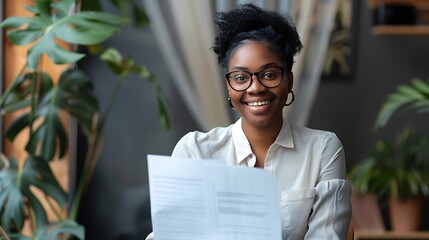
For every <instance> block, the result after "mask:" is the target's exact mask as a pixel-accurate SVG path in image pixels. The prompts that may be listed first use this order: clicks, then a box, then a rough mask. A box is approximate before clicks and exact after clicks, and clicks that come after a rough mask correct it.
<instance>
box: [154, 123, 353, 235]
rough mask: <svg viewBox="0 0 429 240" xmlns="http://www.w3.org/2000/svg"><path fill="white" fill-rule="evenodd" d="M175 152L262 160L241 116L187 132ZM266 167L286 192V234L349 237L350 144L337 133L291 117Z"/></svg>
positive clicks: (242, 161) (243, 162) (251, 162)
mask: <svg viewBox="0 0 429 240" xmlns="http://www.w3.org/2000/svg"><path fill="white" fill-rule="evenodd" d="M172 156H176V157H187V158H200V159H224V160H225V161H227V163H228V164H230V165H240V166H247V167H254V166H255V163H256V158H255V155H254V153H253V152H252V149H251V146H250V144H249V141H248V140H247V138H246V136H245V134H244V132H243V129H242V127H241V119H239V120H238V121H237V122H236V123H235V124H233V125H230V126H228V127H219V128H214V129H213V130H211V131H210V132H207V133H202V132H198V131H196V132H190V133H188V134H186V135H185V136H184V137H183V138H182V139H181V140H180V141H179V142H178V143H177V145H176V147H175V148H174V150H173V153H172ZM264 169H265V170H267V171H269V172H270V173H271V174H273V175H275V176H276V178H277V183H278V187H279V191H280V192H281V199H280V201H279V204H280V208H281V211H282V213H281V216H282V226H283V231H282V236H283V240H289V239H291V240H292V239H293V240H298V239H332V240H334V239H347V232H348V227H349V223H350V218H351V209H352V208H351V202H350V196H351V185H350V183H349V182H347V181H346V180H345V175H346V167H345V159H344V149H343V147H342V144H341V142H340V140H339V139H338V137H337V136H336V135H335V134H334V133H332V132H327V131H321V130H314V129H310V128H306V127H297V126H293V125H291V124H290V123H288V122H287V121H286V120H285V121H284V124H283V127H282V129H281V131H280V133H279V135H278V136H277V139H276V141H275V142H274V143H273V144H272V145H271V146H270V148H269V150H268V153H267V156H266V159H265V165H264ZM148 239H150V238H148Z"/></svg>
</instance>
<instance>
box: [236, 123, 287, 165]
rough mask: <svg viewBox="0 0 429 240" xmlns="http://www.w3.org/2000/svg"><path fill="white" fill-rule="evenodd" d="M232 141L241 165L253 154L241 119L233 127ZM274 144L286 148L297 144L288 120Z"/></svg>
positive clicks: (237, 160) (237, 161)
mask: <svg viewBox="0 0 429 240" xmlns="http://www.w3.org/2000/svg"><path fill="white" fill-rule="evenodd" d="M232 141H233V142H234V146H235V156H236V164H237V165H240V163H241V162H242V161H244V160H246V159H247V157H248V156H250V155H252V154H253V152H252V148H251V147H250V143H249V140H247V137H246V135H245V134H244V132H243V128H242V127H241V118H240V119H238V120H237V121H236V122H235V123H234V125H233V127H232ZM274 144H278V145H280V146H283V147H285V148H294V146H295V144H294V141H293V133H292V127H291V125H290V124H289V122H287V121H286V120H284V121H283V126H282V129H281V130H280V133H279V135H278V136H277V139H276V141H275V142H274Z"/></svg>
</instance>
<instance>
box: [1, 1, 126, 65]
mask: <svg viewBox="0 0 429 240" xmlns="http://www.w3.org/2000/svg"><path fill="white" fill-rule="evenodd" d="M75 2H76V1H75V0H62V1H58V2H56V1H53V0H38V1H36V4H37V5H36V7H33V8H28V10H29V11H31V12H32V13H34V16H32V17H28V18H26V17H16V16H13V17H9V18H7V19H6V20H5V21H4V22H3V23H2V24H1V25H0V27H2V28H7V29H12V30H10V31H8V33H7V37H8V39H9V40H10V41H11V42H12V43H13V44H15V45H27V44H30V43H34V45H32V47H31V48H29V50H28V53H27V54H28V56H27V64H28V68H29V69H30V70H32V71H34V70H35V69H36V68H37V65H38V62H39V59H40V56H41V55H42V54H47V55H48V57H49V58H50V59H51V60H52V61H53V62H54V63H56V64H64V63H75V62H76V61H78V60H79V59H81V58H82V57H83V56H84V54H81V53H76V52H73V51H70V50H68V49H66V48H64V47H63V46H61V45H60V44H58V40H61V41H63V42H67V43H71V44H82V45H92V44H99V43H101V42H103V41H105V40H106V39H108V38H110V37H111V36H112V35H113V34H114V33H115V32H117V31H119V27H118V25H119V24H122V23H125V22H126V20H125V19H124V18H121V17H117V16H115V15H112V14H108V13H103V12H92V11H82V12H78V13H76V14H73V15H70V14H69V13H70V11H72V10H73V7H74V6H75ZM23 26H26V27H25V28H24V29H22V27H23Z"/></svg>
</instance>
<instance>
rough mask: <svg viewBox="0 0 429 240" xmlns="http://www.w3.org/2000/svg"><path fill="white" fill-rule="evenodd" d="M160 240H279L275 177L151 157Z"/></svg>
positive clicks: (155, 226) (215, 164)
mask: <svg viewBox="0 0 429 240" xmlns="http://www.w3.org/2000/svg"><path fill="white" fill-rule="evenodd" d="M148 171H149V189H150V201H151V214H152V227H153V233H154V236H155V239H156V240H167V239H174V240H194V239H198V240H206V239H207V240H229V239H231V240H259V239H260V240H262V239H263V240H279V239H281V220H280V208H279V204H278V203H279V202H278V201H279V199H280V198H279V195H278V190H277V185H276V181H275V178H274V176H272V175H270V174H269V173H268V172H267V171H265V170H263V169H256V168H246V167H232V166H227V165H226V164H225V162H224V161H222V160H201V159H187V158H174V157H167V156H158V155H148Z"/></svg>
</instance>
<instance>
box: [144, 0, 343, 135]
mask: <svg viewBox="0 0 429 240" xmlns="http://www.w3.org/2000/svg"><path fill="white" fill-rule="evenodd" d="M142 1H143V4H144V6H145V8H146V11H147V13H148V14H149V17H150V19H151V24H152V28H153V31H154V34H155V37H156V38H157V40H158V42H159V46H160V49H161V51H162V55H163V58H164V59H165V61H166V63H167V65H168V68H169V71H170V72H171V75H172V76H173V79H174V81H175V84H176V87H177V89H178V90H179V92H180V94H181V96H182V98H183V99H184V101H185V103H186V105H187V106H188V108H189V109H190V112H191V114H192V115H193V117H194V118H195V119H196V122H197V123H198V124H199V126H200V128H201V130H204V131H207V130H209V129H211V128H213V127H216V126H226V125H228V124H230V123H232V122H233V121H234V119H233V118H232V117H231V114H230V110H229V105H228V103H227V101H226V98H227V91H226V87H225V81H224V80H223V76H222V69H220V67H219V66H218V64H217V62H216V57H215V55H214V53H212V51H211V49H210V47H211V45H212V43H213V40H214V32H215V25H214V23H213V20H214V15H215V12H217V11H225V10H229V9H232V8H234V7H235V6H236V5H237V4H243V3H249V2H251V3H254V4H256V5H258V6H261V7H264V8H267V9H271V10H277V11H279V12H287V13H289V14H290V15H291V16H292V17H293V19H294V21H295V23H296V26H297V30H298V32H299V34H300V36H301V40H302V42H303V45H304V48H303V50H302V52H301V53H300V54H299V55H298V56H297V58H296V63H295V65H294V68H293V72H294V76H295V77H294V79H295V80H294V87H293V90H294V91H295V95H296V98H295V103H294V104H292V105H291V107H286V108H285V111H284V115H285V116H286V117H287V118H288V119H289V120H290V121H292V122H294V123H295V124H299V125H306V124H307V121H308V117H309V115H310V112H311V108H312V106H313V102H314V99H315V97H316V93H317V88H318V86H319V80H320V76H321V71H322V64H323V59H324V56H325V53H326V49H327V46H328V43H329V37H330V32H331V28H332V24H331V23H332V22H333V19H334V15H335V10H336V1H337V0H289V1H288V0H253V1H251V0H182V1H177V0H165V1H159V0H142Z"/></svg>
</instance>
